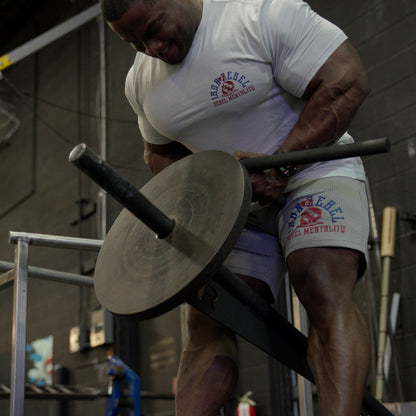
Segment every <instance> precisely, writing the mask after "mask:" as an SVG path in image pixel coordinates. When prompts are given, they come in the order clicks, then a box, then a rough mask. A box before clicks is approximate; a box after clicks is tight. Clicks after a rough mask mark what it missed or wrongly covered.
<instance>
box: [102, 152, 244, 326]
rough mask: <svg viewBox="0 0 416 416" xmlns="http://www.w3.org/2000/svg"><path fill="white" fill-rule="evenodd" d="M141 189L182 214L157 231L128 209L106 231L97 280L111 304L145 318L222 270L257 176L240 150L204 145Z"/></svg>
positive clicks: (104, 301) (163, 207)
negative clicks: (165, 230) (167, 230)
mask: <svg viewBox="0 0 416 416" xmlns="http://www.w3.org/2000/svg"><path fill="white" fill-rule="evenodd" d="M140 191H141V192H142V193H143V195H144V196H146V197H147V198H148V199H149V200H150V201H151V202H152V203H153V204H155V205H156V206H157V207H158V208H159V209H160V210H162V211H163V212H164V213H165V214H166V215H168V216H169V217H170V218H172V219H174V220H175V227H174V229H173V231H172V233H171V234H170V235H169V236H168V237H166V238H164V239H158V238H157V237H156V236H155V233H154V232H153V231H152V230H151V229H150V228H148V227H147V226H146V225H144V224H143V223H142V222H141V221H140V220H139V219H137V218H136V217H135V216H133V214H131V213H130V212H129V211H127V210H126V209H124V210H123V211H122V212H121V213H120V215H119V217H118V218H117V219H116V221H115V222H114V224H113V226H112V227H111V229H110V231H109V233H108V235H107V237H106V238H105V241H104V244H103V247H102V249H101V251H100V253H99V256H98V259H97V264H96V268H95V279H94V280H95V291H96V295H97V297H98V300H99V301H100V302H101V304H102V305H103V306H104V307H105V308H106V309H108V310H109V311H111V312H113V313H116V314H134V315H136V316H137V317H139V318H142V319H144V318H151V317H154V316H157V315H160V314H162V313H165V312H167V311H168V310H170V309H172V308H174V307H175V306H177V305H179V304H180V303H182V302H184V301H186V300H187V299H188V298H189V296H190V295H192V294H193V293H195V291H196V290H198V288H199V287H200V286H201V285H202V284H203V283H204V281H205V279H207V278H208V277H210V276H212V275H213V274H214V273H215V272H216V271H217V270H218V268H219V266H220V265H221V264H222V262H223V261H224V259H225V257H226V256H227V255H228V253H229V252H230V250H231V248H232V247H233V245H234V244H235V242H236V241H237V239H238V237H239V235H240V233H241V231H242V229H243V227H244V223H245V221H246V219H247V215H248V210H249V205H250V200H251V184H250V180H249V177H248V174H247V172H246V170H245V169H244V168H243V167H242V166H241V164H240V163H239V162H238V161H237V160H236V159H235V158H234V157H233V156H231V155H229V154H227V153H224V152H220V151H204V152H200V153H196V154H193V155H191V156H188V157H186V158H184V159H181V160H179V161H178V162H175V163H174V164H173V165H171V166H169V167H168V168H166V169H164V170H163V171H162V172H160V173H159V174H158V175H156V176H155V177H154V178H152V179H151V180H150V181H149V182H148V183H147V184H146V185H145V186H144V187H143V188H142V189H141V190H140Z"/></svg>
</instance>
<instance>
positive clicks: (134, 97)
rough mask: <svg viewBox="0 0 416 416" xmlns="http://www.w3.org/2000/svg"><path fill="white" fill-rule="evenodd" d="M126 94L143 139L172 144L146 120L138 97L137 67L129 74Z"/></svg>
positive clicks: (132, 68)
mask: <svg viewBox="0 0 416 416" xmlns="http://www.w3.org/2000/svg"><path fill="white" fill-rule="evenodd" d="M124 92H125V95H126V98H127V100H128V102H129V103H130V106H131V108H132V109H133V111H134V112H135V113H136V114H137V121H138V125H139V130H140V133H141V135H142V137H143V139H144V140H145V141H146V142H149V143H152V144H166V143H170V142H171V141H172V140H170V139H168V138H167V137H165V136H163V135H162V134H160V133H159V132H158V131H157V130H156V129H155V128H154V127H153V126H152V125H151V124H150V123H149V121H148V120H147V118H146V115H145V112H144V111H143V108H142V106H141V104H140V100H139V96H138V89H137V72H136V67H135V65H133V66H132V67H131V68H130V70H129V72H128V73H127V77H126V83H125V89H124Z"/></svg>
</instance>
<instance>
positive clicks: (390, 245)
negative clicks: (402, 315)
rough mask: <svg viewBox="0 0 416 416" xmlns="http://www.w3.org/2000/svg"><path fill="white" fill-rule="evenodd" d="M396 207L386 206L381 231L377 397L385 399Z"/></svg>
mask: <svg viewBox="0 0 416 416" xmlns="http://www.w3.org/2000/svg"><path fill="white" fill-rule="evenodd" d="M396 216H397V210H396V208H395V207H385V208H384V210H383V228H382V232H381V257H382V259H383V276H382V281H381V300H380V316H379V325H378V332H379V334H378V349H377V378H376V399H377V400H380V401H381V400H382V399H383V388H384V382H385V380H384V374H383V362H384V353H385V347H386V339H387V320H388V318H387V312H388V303H389V283H390V263H391V258H392V257H394V242H395V233H396Z"/></svg>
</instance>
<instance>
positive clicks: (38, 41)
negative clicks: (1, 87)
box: [0, 4, 101, 78]
mask: <svg viewBox="0 0 416 416" xmlns="http://www.w3.org/2000/svg"><path fill="white" fill-rule="evenodd" d="M100 14H101V7H100V5H99V4H96V5H94V6H91V7H89V8H88V9H86V10H84V11H83V12H81V13H79V14H77V15H76V16H74V17H71V18H70V19H68V20H66V21H65V22H63V23H61V24H59V25H57V26H55V27H54V28H52V29H50V30H48V31H46V32H45V33H42V34H41V35H39V36H37V37H35V38H34V39H32V40H30V41H29V42H26V43H25V44H23V45H21V46H19V47H18V48H16V49H14V50H12V51H10V52H9V53H6V54H5V55H3V56H1V57H0V71H2V70H3V69H5V68H7V67H9V66H10V65H12V64H15V63H16V62H18V61H20V60H22V59H23V58H26V57H27V56H29V55H31V54H32V53H34V52H36V51H38V50H39V49H41V48H43V47H44V46H46V45H49V44H50V43H52V42H54V41H55V40H56V39H59V38H60V37H62V36H64V35H66V34H67V33H69V32H72V31H73V30H75V29H78V28H79V27H80V26H82V25H84V24H85V23H87V22H89V21H90V20H92V19H94V18H95V17H97V16H99V15H100ZM0 78H1V73H0Z"/></svg>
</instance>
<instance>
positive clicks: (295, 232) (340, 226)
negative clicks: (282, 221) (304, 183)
mask: <svg viewBox="0 0 416 416" xmlns="http://www.w3.org/2000/svg"><path fill="white" fill-rule="evenodd" d="M343 220H344V216H343V210H342V208H341V207H340V206H339V204H338V203H337V202H336V201H334V200H332V199H328V198H326V197H324V196H322V195H318V196H308V197H306V198H305V199H303V200H302V201H300V202H298V203H297V204H296V205H295V206H294V207H293V209H292V212H291V213H290V216H289V221H288V241H290V240H293V239H294V238H296V237H299V236H301V235H305V234H320V233H340V234H344V233H345V224H344V221H343Z"/></svg>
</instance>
